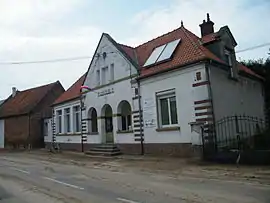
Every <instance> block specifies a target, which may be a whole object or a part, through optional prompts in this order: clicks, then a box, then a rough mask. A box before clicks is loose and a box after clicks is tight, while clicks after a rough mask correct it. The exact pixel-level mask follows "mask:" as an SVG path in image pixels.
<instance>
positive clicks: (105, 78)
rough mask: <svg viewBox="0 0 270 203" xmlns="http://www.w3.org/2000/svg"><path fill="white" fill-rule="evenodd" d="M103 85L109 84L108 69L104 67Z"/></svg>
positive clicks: (102, 72) (102, 74)
mask: <svg viewBox="0 0 270 203" xmlns="http://www.w3.org/2000/svg"><path fill="white" fill-rule="evenodd" d="M101 83H102V85H104V84H107V83H108V67H104V68H102V69H101Z"/></svg>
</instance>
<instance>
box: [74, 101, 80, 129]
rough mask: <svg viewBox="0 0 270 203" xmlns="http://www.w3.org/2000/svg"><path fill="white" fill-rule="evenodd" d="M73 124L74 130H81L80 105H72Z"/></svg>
mask: <svg viewBox="0 0 270 203" xmlns="http://www.w3.org/2000/svg"><path fill="white" fill-rule="evenodd" d="M73 126H74V131H75V132H80V131H81V111H80V106H74V107H73Z"/></svg>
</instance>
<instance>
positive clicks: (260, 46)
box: [0, 42, 270, 65]
mask: <svg viewBox="0 0 270 203" xmlns="http://www.w3.org/2000/svg"><path fill="white" fill-rule="evenodd" d="M269 45H270V42H268V43H263V44H260V45H257V46H253V47H248V48H246V49H242V50H239V51H236V52H235V53H241V52H245V51H250V50H254V49H259V48H262V47H266V46H269ZM112 53H114V52H112ZM92 58H93V57H89V56H78V57H70V58H58V59H48V60H40V61H9V62H0V65H23V64H36V63H57V62H64V61H78V60H86V59H88V60H89V59H92Z"/></svg>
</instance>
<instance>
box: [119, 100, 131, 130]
mask: <svg viewBox="0 0 270 203" xmlns="http://www.w3.org/2000/svg"><path fill="white" fill-rule="evenodd" d="M118 128H119V130H120V131H127V130H131V129H132V121H131V106H130V104H129V103H128V102H127V101H121V102H120V104H119V105H118Z"/></svg>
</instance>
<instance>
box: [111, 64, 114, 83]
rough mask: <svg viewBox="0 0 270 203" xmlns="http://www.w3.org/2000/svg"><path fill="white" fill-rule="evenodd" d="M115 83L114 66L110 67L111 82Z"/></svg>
mask: <svg viewBox="0 0 270 203" xmlns="http://www.w3.org/2000/svg"><path fill="white" fill-rule="evenodd" d="M113 81H114V64H113V63H112V64H111V65H110V82H113Z"/></svg>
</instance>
